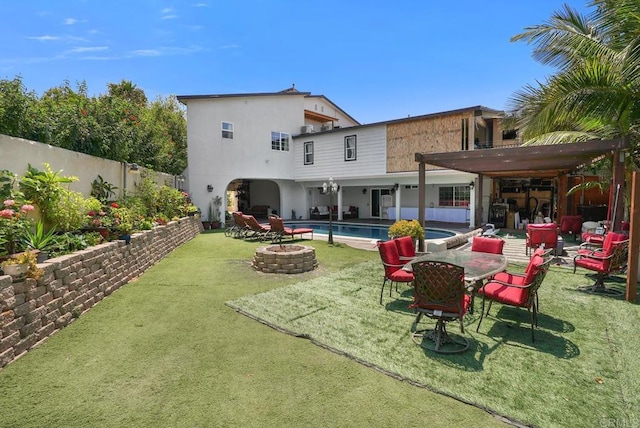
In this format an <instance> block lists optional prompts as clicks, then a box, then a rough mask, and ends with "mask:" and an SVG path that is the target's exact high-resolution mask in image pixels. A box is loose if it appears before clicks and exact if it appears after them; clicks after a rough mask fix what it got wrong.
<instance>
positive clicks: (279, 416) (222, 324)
mask: <svg viewBox="0 0 640 428" xmlns="http://www.w3.org/2000/svg"><path fill="white" fill-rule="evenodd" d="M258 245H259V244H257V243H249V242H243V241H239V240H234V239H231V238H225V237H224V236H223V235H222V234H221V233H206V234H201V235H200V236H198V237H197V238H196V239H195V240H193V241H191V242H189V243H187V244H185V245H184V246H182V247H181V248H179V249H177V250H176V251H174V252H173V253H171V254H170V255H169V256H168V257H167V258H165V259H164V260H163V261H162V262H160V263H159V264H158V265H156V266H154V267H153V268H151V269H150V270H149V271H147V272H146V273H145V274H144V275H143V276H142V277H140V278H139V279H138V280H137V281H134V282H132V283H130V284H128V285H126V286H125V287H123V288H122V289H120V290H119V291H118V292H116V293H114V294H113V295H111V296H110V297H108V298H106V299H105V300H103V301H102V302H101V303H99V304H98V305H96V306H95V307H94V308H93V309H91V310H90V311H89V312H88V313H86V314H84V315H82V316H81V317H80V318H79V319H78V320H76V321H75V322H74V323H72V324H71V325H70V326H69V327H67V328H65V329H63V330H61V331H60V332H58V333H57V334H55V335H54V336H53V337H51V338H50V339H48V340H47V341H46V342H45V343H44V344H43V345H42V346H40V347H39V348H37V349H35V350H32V351H30V352H29V353H28V354H27V355H26V356H24V357H22V358H20V359H19V360H18V361H16V362H15V363H13V364H10V365H9V366H7V367H5V368H4V369H2V370H0V391H2V394H1V395H0V426H1V427H53V426H59V427H62V426H64V427H123V426H127V427H218V426H220V427H237V426H242V427H251V426H256V427H258V426H259V427H284V426H288V427H301V426H318V427H328V426H329V427H330V426H335V427H347V426H348V427H360V426H362V427H372V426H376V427H377V426H389V427H391V426H404V427H418V426H420V427H422V426H425V425H429V426H435V427H451V426H466V427H468V426H483V427H484V426H498V425H500V426H504V424H503V423H502V422H500V421H499V420H498V419H496V418H494V417H493V416H491V415H490V414H489V413H487V412H485V411H483V410H480V409H478V408H476V407H473V406H470V405H467V404H464V403H462V402H460V401H457V400H454V399H452V398H448V397H446V396H443V395H440V394H436V393H433V392H430V391H429V390H427V389H425V388H419V387H416V386H413V385H411V384H410V383H408V382H403V381H399V380H396V379H394V378H392V377H389V376H387V375H385V374H382V373H380V372H379V371H376V370H375V369H372V368H369V367H366V366H365V365H362V364H359V363H357V362H354V361H353V360H351V359H349V358H346V357H344V356H341V355H338V354H335V353H333V352H330V351H328V350H326V349H324V348H321V347H319V346H316V345H314V344H313V343H311V342H310V341H309V340H307V339H302V338H296V337H294V336H291V335H287V334H282V333H280V332H278V331H276V330H273V329H272V328H270V327H267V326H265V325H263V324H260V323H258V322H256V321H254V320H252V319H250V318H248V317H245V316H242V315H239V314H238V313H236V312H235V311H234V310H233V309H231V308H229V307H228V306H226V305H225V302H227V301H230V300H234V299H238V298H241V297H243V296H247V295H252V294H256V293H261V292H264V291H268V290H272V289H275V288H278V287H284V286H288V285H292V284H295V283H297V282H301V281H305V280H313V279H314V278H322V277H326V276H328V275H330V274H332V273H335V272H338V271H340V270H342V269H345V268H348V267H350V266H354V265H359V264H361V263H363V262H367V261H370V260H376V259H377V258H378V254H377V253H375V252H366V251H361V250H355V249H352V248H349V247H346V246H344V245H337V246H335V247H331V246H329V245H328V244H327V243H326V242H322V241H315V242H313V243H312V245H313V246H314V247H315V248H316V252H317V256H318V260H319V264H320V267H319V268H318V269H317V270H315V271H314V272H309V273H306V274H302V275H296V276H280V275H269V274H262V273H257V272H255V271H253V269H252V268H251V267H250V264H249V261H250V259H251V257H252V255H253V250H254V249H255V247H256V246H258ZM375 278H376V279H375V281H374V283H372V284H368V285H367V286H370V287H371V288H372V289H375V290H379V286H380V281H379V279H381V271H380V273H379V275H376V276H375ZM354 280H360V279H358V278H354ZM374 294H375V293H374ZM377 306H378V307H379V309H378V310H383V307H382V306H379V305H377ZM620 315H622V314H620ZM594 316H597V315H594ZM619 321H620V322H631V321H630V320H627V319H621V320H619ZM489 327H490V324H486V328H489ZM611 327H615V325H612V326H611ZM484 328H485V324H484V323H483V329H484ZM485 331H487V330H485ZM634 343H635V342H634ZM402 346H406V347H407V349H414V347H415V345H414V344H413V343H412V342H411V340H410V339H409V338H407V340H406V343H403V344H402ZM625 349H626V348H625ZM636 349H637V347H636ZM397 351H398V352H403V349H402V348H401V347H398V349H397ZM605 357H606V356H603V358H605ZM421 358H422V359H424V361H425V364H433V360H435V361H436V362H437V361H438V358H435V359H434V357H433V356H431V355H429V354H426V355H425V354H423V355H422V356H421ZM636 369H637V367H636V368H633V370H634V373H637V370H636ZM636 378H637V376H636ZM463 379H464V377H463V374H462V373H461V377H460V381H463ZM510 381H511V379H509V378H507V379H505V387H513V385H511V383H510ZM540 388H544V385H541V386H540ZM523 393H525V392H523ZM595 406H597V403H595Z"/></svg>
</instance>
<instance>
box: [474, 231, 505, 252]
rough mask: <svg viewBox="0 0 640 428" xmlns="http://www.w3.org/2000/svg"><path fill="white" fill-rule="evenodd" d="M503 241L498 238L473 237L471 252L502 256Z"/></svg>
mask: <svg viewBox="0 0 640 428" xmlns="http://www.w3.org/2000/svg"><path fill="white" fill-rule="evenodd" d="M503 249H504V239H502V238H500V237H499V236H493V235H487V236H478V235H476V236H474V237H473V241H472V242H471V251H477V252H481V253H491V254H503V252H502V251H503Z"/></svg>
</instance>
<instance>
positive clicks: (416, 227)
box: [389, 220, 424, 239]
mask: <svg viewBox="0 0 640 428" xmlns="http://www.w3.org/2000/svg"><path fill="white" fill-rule="evenodd" d="M401 236H411V237H412V238H413V239H424V228H423V227H422V226H421V225H420V222H419V221H418V220H399V221H397V222H395V223H393V224H392V225H391V226H390V227H389V238H399V237H401Z"/></svg>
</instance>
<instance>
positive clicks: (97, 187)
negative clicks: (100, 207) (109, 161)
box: [91, 174, 118, 203]
mask: <svg viewBox="0 0 640 428" xmlns="http://www.w3.org/2000/svg"><path fill="white" fill-rule="evenodd" d="M115 190H118V188H117V187H116V186H114V185H113V184H111V183H109V182H108V181H105V180H104V179H103V178H102V176H101V175H99V174H98V178H96V179H95V180H93V182H92V183H91V196H93V197H94V198H96V199H98V200H99V201H101V202H103V203H106V202H107V201H108V200H109V199H110V198H112V197H113V196H115V195H116V192H115Z"/></svg>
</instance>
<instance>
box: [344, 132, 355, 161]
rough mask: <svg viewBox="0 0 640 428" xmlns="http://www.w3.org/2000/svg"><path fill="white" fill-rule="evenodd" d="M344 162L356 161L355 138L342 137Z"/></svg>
mask: <svg viewBox="0 0 640 428" xmlns="http://www.w3.org/2000/svg"><path fill="white" fill-rule="evenodd" d="M344 160H345V161H354V160H356V136H355V135H349V136H346V137H344Z"/></svg>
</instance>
